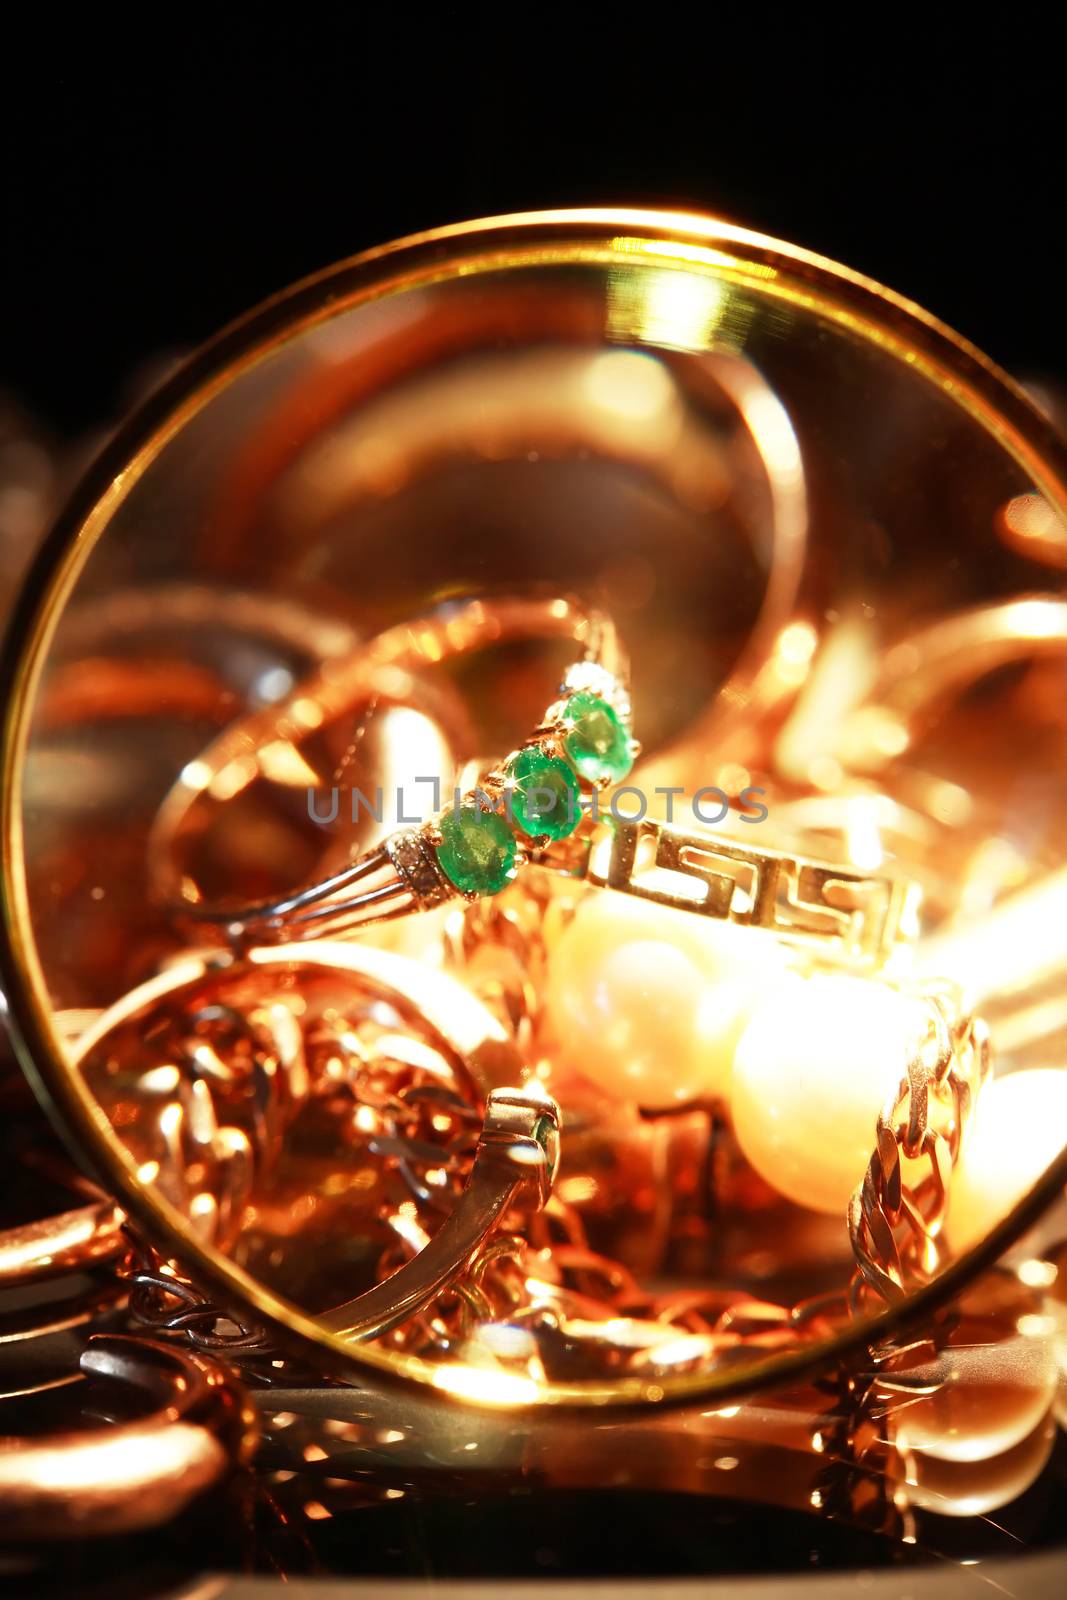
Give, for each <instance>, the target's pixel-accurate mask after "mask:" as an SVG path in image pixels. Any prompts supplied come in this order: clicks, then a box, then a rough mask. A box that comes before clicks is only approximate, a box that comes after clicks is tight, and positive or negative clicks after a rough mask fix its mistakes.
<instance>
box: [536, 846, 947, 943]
mask: <svg viewBox="0 0 1067 1600" xmlns="http://www.w3.org/2000/svg"><path fill="white" fill-rule="evenodd" d="M545 865H551V866H556V867H558V868H559V869H560V870H567V871H569V872H570V873H571V875H572V876H574V877H578V878H584V879H585V880H586V881H587V882H589V883H594V884H597V885H599V886H600V887H601V888H606V889H615V890H617V891H618V892H620V893H622V894H629V895H634V896H636V897H637V898H638V899H642V900H653V901H655V902H656V903H657V904H658V905H664V906H671V907H673V908H674V909H676V910H680V911H691V912H696V913H697V915H698V916H704V917H711V918H714V919H716V920H718V921H720V922H730V923H733V924H734V925H735V926H739V927H746V928H763V929H766V930H767V931H768V932H771V933H774V934H775V935H777V937H778V938H779V939H781V940H783V941H784V942H785V943H786V944H790V945H793V946H797V947H799V948H802V949H807V950H813V951H817V952H818V953H819V954H820V955H822V956H824V957H828V958H830V959H832V960H838V961H842V962H847V963H848V964H850V965H854V966H872V967H873V966H881V965H882V964H883V963H884V962H885V960H886V958H887V957H888V956H889V954H890V952H891V951H892V950H893V948H894V947H895V946H896V945H897V944H898V943H899V942H900V940H901V939H902V938H911V937H913V936H914V935H915V933H916V932H917V928H916V916H917V912H918V905H919V890H918V886H917V885H915V884H913V883H911V882H909V881H908V880H906V879H903V878H900V877H896V876H893V875H891V874H880V875H872V874H870V873H865V872H856V871H853V870H851V869H850V868H848V867H843V866H841V865H839V864H838V863H835V862H832V861H821V860H818V859H817V858H815V857H811V856H801V855H797V854H796V853H795V852H792V851H783V850H772V849H769V848H764V847H761V846H755V845H747V844H746V845H741V844H737V843H736V842H734V841H732V840H728V839H723V838H720V837H719V836H718V835H716V834H715V833H713V832H711V830H710V829H700V830H694V829H683V828H680V827H676V826H674V825H672V824H671V823H668V822H657V821H655V820H653V819H650V818H642V819H641V820H640V821H638V820H630V819H622V820H612V821H611V822H605V823H604V824H603V825H602V826H601V827H600V828H598V829H594V830H593V831H592V832H590V833H587V834H586V836H585V837H584V838H583V839H582V840H581V841H580V849H579V850H578V851H573V850H572V852H571V859H570V861H569V863H568V862H567V861H566V860H565V858H564V856H563V855H562V853H560V854H559V855H558V856H557V857H556V858H555V859H553V852H552V850H551V849H549V850H548V851H547V852H545Z"/></svg>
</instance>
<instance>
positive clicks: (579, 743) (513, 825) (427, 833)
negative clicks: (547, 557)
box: [171, 599, 639, 946]
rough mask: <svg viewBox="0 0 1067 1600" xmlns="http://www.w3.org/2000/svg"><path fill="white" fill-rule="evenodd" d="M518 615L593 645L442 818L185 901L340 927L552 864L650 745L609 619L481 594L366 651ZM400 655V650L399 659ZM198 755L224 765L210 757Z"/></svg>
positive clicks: (452, 642)
mask: <svg viewBox="0 0 1067 1600" xmlns="http://www.w3.org/2000/svg"><path fill="white" fill-rule="evenodd" d="M519 625H521V631H522V632H524V633H527V634H529V633H534V632H539V631H544V632H546V633H553V632H555V633H559V632H566V633H567V634H569V636H570V637H572V638H573V639H574V641H575V642H576V643H577V644H579V645H580V646H581V648H582V655H581V657H580V658H579V659H578V660H577V661H575V662H574V663H572V665H571V666H570V667H568V669H567V670H566V672H565V673H564V675H563V679H562V682H561V683H560V685H559V688H558V691H557V694H556V698H555V699H554V700H553V701H552V703H551V704H550V705H549V706H548V708H547V710H546V711H545V714H544V717H543V718H542V720H541V722H540V723H539V724H538V726H537V727H536V728H535V729H534V731H533V732H532V733H531V734H530V736H529V737H528V738H527V739H526V740H525V741H524V743H523V744H522V745H520V747H519V748H518V749H517V750H513V751H512V752H511V754H510V755H508V756H507V757H506V758H505V759H504V760H502V761H500V762H499V763H497V764H495V765H494V766H492V767H491V768H490V770H489V771H488V772H485V773H484V775H483V776H482V777H481V778H480V780H479V782H478V783H477V785H476V786H475V787H473V788H470V789H467V790H466V791H464V792H460V791H459V790H457V791H456V793H455V795H454V796H453V797H452V799H451V801H450V803H449V804H448V805H446V806H444V807H442V808H441V809H439V810H438V811H437V812H436V814H435V815H434V816H433V817H431V818H430V820H429V821H427V822H424V823H421V824H420V825H419V826H417V827H402V828H397V829H395V830H394V831H393V832H391V833H390V834H389V835H388V836H387V837H386V838H385V839H383V840H382V841H381V843H379V844H378V845H377V846H376V847H375V848H374V849H372V850H369V851H367V852H366V853H365V854H363V855H360V856H359V857H358V858H357V859H356V860H355V861H353V862H352V863H351V864H350V865H348V866H346V867H344V868H342V869H341V870H340V871H338V872H336V873H333V874H332V875H331V876H329V877H326V878H323V879H321V880H320V881H318V882H316V883H312V884H311V885H309V886H308V887H305V888H301V889H299V890H297V891H295V892H294V893H292V894H290V895H287V896H285V897H284V898H281V899H275V900H272V901H265V902H260V903H258V904H255V905H250V906H244V907H240V908H238V909H235V910H231V909H229V908H224V907H220V906H209V905H203V904H196V905H192V906H189V905H186V906H185V907H183V911H184V912H185V914H186V915H189V916H192V917H193V918H195V919H196V921H197V922H198V923H201V924H204V923H207V924H209V925H210V926H211V927H212V928H213V929H214V930H216V931H217V932H219V933H222V934H223V935H224V936H225V937H226V938H227V939H228V940H229V942H230V943H231V944H233V945H237V946H244V945H246V944H249V943H256V944H265V943H266V944H278V943H287V942H289V941H291V940H294V939H324V938H334V937H336V936H338V935H339V934H344V933H348V932H350V931H352V930H353V929H356V928H360V927H363V926H365V925H367V924H368V923H371V922H381V921H386V920H389V919H391V918H394V917H399V916H405V915H408V914H410V913H411V912H416V911H427V910H431V909H433V908H434V907H436V906H439V905H442V904H444V903H445V902H446V901H448V900H452V899H457V898H461V899H465V900H477V899H480V898H482V897H483V896H486V895H494V894H499V893H500V891H501V890H502V889H505V888H506V887H507V886H508V884H510V883H511V882H513V880H514V879H515V877H516V876H517V874H518V873H519V871H520V870H521V868H522V867H523V866H524V865H525V864H526V863H527V862H528V861H530V860H535V861H538V862H539V863H542V864H544V862H545V860H546V852H548V851H550V850H551V849H552V848H553V847H555V846H558V845H559V843H560V841H563V840H566V839H569V838H570V836H571V835H572V834H575V833H576V832H577V831H578V829H579V827H580V825H581V824H582V822H583V819H584V818H586V817H587V816H588V814H589V812H590V810H592V809H595V806H596V796H597V795H598V793H599V792H600V791H601V790H604V789H607V788H610V787H611V786H612V785H614V784H617V783H620V782H621V781H622V780H623V779H624V778H625V777H626V776H627V774H628V773H629V771H630V769H631V767H632V766H633V763H634V760H635V758H636V756H637V754H638V752H639V746H638V745H637V743H636V742H635V740H634V738H633V735H632V732H631V706H630V696H629V690H628V687H627V681H626V667H625V661H624V657H623V655H622V651H621V648H620V646H619V643H618V638H617V635H616V633H615V629H614V626H613V624H612V623H611V621H610V619H609V618H607V617H605V616H604V615H603V614H601V613H599V612H595V611H590V610H586V609H584V608H582V607H581V606H579V605H578V604H577V603H576V602H575V601H572V600H565V599H560V600H552V601H538V602H529V601H521V602H520V601H509V600H506V599H505V600H500V601H495V600H478V601H470V602H466V603H465V604H464V605H462V606H460V607H458V608H445V609H443V610H442V611H441V612H440V613H438V614H435V616H433V617H430V618H420V619H417V620H416V621H413V622H411V623H409V624H405V625H403V626H402V627H400V628H396V629H393V630H391V631H390V634H389V635H382V636H380V638H379V640H376V641H374V642H373V643H371V644H370V645H368V646H366V647H365V649H364V650H363V651H362V652H360V655H361V657H365V658H366V659H368V660H372V661H380V660H381V659H382V656H383V649H382V640H384V639H387V638H394V637H395V638H397V639H403V640H407V641H409V642H410V641H412V640H417V641H418V648H419V649H420V650H421V651H423V652H425V653H426V654H427V655H428V656H429V658H430V659H435V660H441V659H443V658H444V657H445V656H446V655H455V654H458V653H460V652H461V651H465V650H468V649H471V648H476V647H477V646H478V645H482V644H489V643H497V642H501V641H503V640H506V639H508V638H510V637H514V636H515V633H516V632H517V631H519ZM431 635H432V637H431ZM395 659H396V657H395V655H394V654H392V653H390V654H389V660H390V663H393V662H395ZM301 692H302V693H304V694H305V698H306V692H305V691H301ZM244 748H245V750H246V752H247V748H248V741H247V739H246V740H245V741H244ZM208 755H209V756H210V752H209V753H208ZM245 759H246V760H247V755H246V757H245ZM196 766H197V767H198V768H199V769H202V770H203V771H204V772H210V771H212V770H213V763H212V761H211V760H210V759H204V760H201V761H200V762H199V763H196ZM171 803H172V802H171Z"/></svg>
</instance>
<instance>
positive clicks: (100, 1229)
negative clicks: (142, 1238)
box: [0, 1200, 125, 1289]
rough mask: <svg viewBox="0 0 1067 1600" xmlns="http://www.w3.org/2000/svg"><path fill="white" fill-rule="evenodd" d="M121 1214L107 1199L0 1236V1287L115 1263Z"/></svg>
mask: <svg viewBox="0 0 1067 1600" xmlns="http://www.w3.org/2000/svg"><path fill="white" fill-rule="evenodd" d="M124 1220H125V1219H124V1216H123V1213H122V1212H121V1211H120V1210H119V1208H118V1207H117V1206H115V1205H113V1204H112V1203H111V1201H110V1200H100V1201H97V1202H95V1203H94V1204H92V1205H87V1206H78V1207H76V1208H75V1209H73V1210H71V1211H63V1212H61V1213H59V1214H58V1215H56V1216H53V1217H44V1218H42V1219H41V1220H40V1221H35V1222H24V1223H21V1224H20V1225H19V1226H18V1227H16V1228H5V1229H4V1230H3V1231H2V1232H0V1288H5V1289H6V1288H8V1287H9V1286H13V1285H15V1284H22V1283H37V1282H39V1281H40V1280H41V1279H44V1278H55V1277H59V1276H60V1275H61V1274H62V1273H64V1272H76V1271H79V1270H82V1269H84V1268H86V1267H93V1266H97V1265H98V1264H99V1263H100V1262H102V1261H110V1260H113V1259H114V1257H115V1256H117V1255H118V1254H119V1252H120V1250H121V1249H122V1248H123V1244H124V1239H123V1234H122V1224H123V1221H124Z"/></svg>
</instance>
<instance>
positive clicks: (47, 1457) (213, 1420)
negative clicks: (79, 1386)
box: [0, 1334, 259, 1539]
mask: <svg viewBox="0 0 1067 1600" xmlns="http://www.w3.org/2000/svg"><path fill="white" fill-rule="evenodd" d="M80 1366H81V1372H82V1375H83V1376H85V1377H91V1378H103V1379H107V1380H109V1381H110V1382H112V1383H115V1384H117V1385H119V1386H121V1387H122V1388H124V1389H129V1388H133V1389H135V1390H137V1391H140V1392H144V1393H146V1394H147V1395H148V1396H149V1397H150V1398H151V1400H152V1401H153V1402H154V1409H153V1410H152V1411H151V1412H150V1413H149V1415H148V1416H146V1417H143V1418H140V1419H139V1420H137V1421H134V1422H125V1423H119V1424H116V1423H108V1424H107V1425H105V1426H103V1427H96V1428H91V1429H85V1430H82V1429H79V1430H77V1431H74V1430H72V1431H70V1432H66V1433H58V1434H51V1435H45V1436H43V1437H30V1438H23V1437H18V1438H14V1439H0V1522H2V1523H3V1526H4V1531H5V1536H14V1537H17V1538H19V1539H42V1538H45V1539H55V1538H76V1537H81V1536H84V1535H85V1534H86V1533H92V1534H93V1535H100V1534H104V1533H130V1532H133V1531H135V1530H137V1529H140V1528H151V1527H155V1526H156V1525H157V1524H159V1523H161V1522H165V1521H167V1520H169V1519H170V1518H171V1517H173V1516H175V1515H177V1513H178V1512H179V1511H180V1510H182V1509H183V1508H184V1507H185V1506H186V1505H187V1504H189V1502H190V1501H191V1500H193V1499H195V1498H196V1497H197V1496H198V1495H200V1494H202V1493H204V1492H205V1491H206V1490H207V1489H210V1488H211V1487H213V1486H214V1485H215V1484H217V1483H218V1482H220V1480H221V1479H222V1478H224V1477H225V1476H227V1475H228V1473H229V1472H230V1471H232V1469H233V1468H234V1467H235V1466H237V1465H240V1464H243V1463H245V1462H247V1461H248V1460H250V1459H251V1454H252V1449H253V1447H254V1445H255V1442H256V1439H257V1438H258V1434H259V1428H258V1424H257V1419H256V1413H255V1412H254V1411H253V1409H252V1407H251V1406H250V1405H249V1403H248V1401H247V1399H246V1397H245V1394H244V1391H243V1389H242V1388H241V1386H240V1384H239V1383H238V1381H237V1379H236V1378H235V1377H234V1376H233V1374H232V1373H230V1372H229V1371H228V1370H227V1369H226V1368H225V1367H222V1366H220V1365H217V1364H216V1363H215V1362H212V1361H208V1360H206V1359H205V1358H204V1357H203V1356H199V1355H196V1354H194V1353H193V1352H191V1351H187V1350H177V1349H174V1348H173V1347H171V1346H169V1345H164V1344H157V1343H155V1342H154V1341H152V1340H148V1339H141V1338H133V1337H129V1336H127V1335H121V1334H98V1335H96V1336H95V1337H94V1338H92V1339H90V1341H89V1343H88V1345H87V1346H86V1348H85V1350H84V1351H83V1352H82V1356H81V1362H80Z"/></svg>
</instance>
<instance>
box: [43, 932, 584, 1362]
mask: <svg viewBox="0 0 1067 1600" xmlns="http://www.w3.org/2000/svg"><path fill="white" fill-rule="evenodd" d="M301 965H303V966H305V967H307V966H310V967H313V968H314V967H318V968H327V969H331V970H335V971H339V972H341V973H343V974H350V975H352V976H353V977H356V978H358V979H361V980H362V981H363V982H364V983H365V984H367V986H368V987H369V988H371V989H372V991H373V993H374V995H375V997H376V998H379V999H385V1000H386V1001H388V1002H389V1003H391V1004H394V1005H396V1006H397V1007H399V1008H400V1009H401V1010H402V1011H403V1012H406V1013H408V1014H410V1015H413V1016H417V1017H418V1018H419V1019H420V1020H421V1021H422V1022H423V1023H424V1024H425V1025H426V1027H427V1028H428V1030H429V1032H430V1033H431V1034H432V1035H435V1036H437V1037H439V1038H441V1039H442V1040H443V1041H444V1042H445V1044H446V1045H447V1046H448V1048H449V1050H450V1051H451V1053H452V1054H453V1055H454V1056H455V1057H457V1058H458V1060H459V1061H460V1063H461V1064H462V1070H463V1072H464V1076H465V1078H466V1088H467V1091H468V1093H469V1094H470V1095H471V1097H472V1098H474V1099H478V1100H482V1101H484V1105H485V1111H484V1119H483V1125H482V1129H481V1132H480V1135H479V1138H478V1143H477V1148H476V1153H475V1159H474V1163H473V1165H472V1168H471V1171H470V1174H469V1176H468V1179H467V1182H466V1185H465V1187H464V1188H463V1190H462V1192H461V1193H460V1194H459V1196H458V1197H457V1199H456V1202H455V1205H454V1207H453V1209H452V1211H451V1213H450V1215H449V1216H448V1217H447V1218H446V1220H445V1221H444V1222H443V1223H442V1224H441V1226H440V1227H439V1228H438V1229H437V1231H436V1233H435V1234H434V1235H433V1237H432V1239H431V1240H430V1242H429V1244H427V1245H426V1246H425V1247H424V1248H423V1249H422V1250H420V1251H419V1253H418V1254H417V1255H415V1256H414V1257H412V1259H411V1260H409V1261H407V1262H406V1263H405V1264H404V1265H403V1266H402V1267H400V1268H399V1269H398V1270H397V1271H396V1272H394V1273H393V1274H392V1275H391V1276H390V1277H388V1278H387V1279H385V1280H384V1281H383V1282H382V1283H380V1284H377V1285H375V1286H374V1287H373V1288H371V1289H368V1290H366V1291H365V1292H364V1293H363V1294H360V1295H357V1296H356V1297H355V1298H353V1299H351V1300H347V1301H345V1302H343V1303H342V1304H340V1305H338V1306H335V1307H333V1308H331V1309H330V1310H328V1311H325V1312H322V1313H320V1314H319V1316H320V1320H321V1321H323V1323H324V1324H325V1325H326V1326H327V1327H328V1328H329V1329H330V1330H331V1331H333V1332H334V1333H338V1334H341V1335H343V1336H345V1337H348V1338H350V1339H353V1340H362V1339H370V1338H375V1337H377V1336H378V1335H380V1334H383V1333H385V1332H388V1331H389V1330H390V1329H392V1328H394V1327H396V1326H397V1325H398V1324H399V1323H400V1322H402V1321H404V1320H405V1319H406V1318H407V1317H409V1316H411V1315H412V1314H413V1313H414V1312H415V1311H418V1310H421V1309H422V1308H424V1307H425V1306H426V1305H428V1304H429V1303H430V1301H432V1300H433V1299H434V1298H435V1296H436V1295H438V1294H439V1293H440V1292H441V1290H442V1289H444V1288H445V1287H447V1286H448V1285H449V1284H450V1283H452V1282H454V1281H455V1280H456V1279H457V1278H458V1277H460V1276H461V1275H462V1274H463V1273H464V1272H465V1271H466V1270H467V1268H468V1267H469V1266H470V1265H471V1264H472V1262H473V1259H474V1257H475V1256H476V1255H477V1253H478V1251H479V1250H480V1248H481V1246H482V1245H483V1244H484V1243H485V1241H486V1240H487V1239H488V1237H489V1235H490V1234H491V1233H492V1231H493V1229H494V1228H495V1226H496V1224H497V1222H498V1221H499V1220H500V1218H501V1217H502V1216H503V1215H504V1214H505V1212H506V1211H507V1210H508V1209H509V1207H510V1206H511V1205H512V1204H514V1203H516V1202H518V1201H521V1202H522V1203H523V1204H530V1205H533V1206H534V1207H535V1208H536V1207H540V1206H542V1205H543V1204H544V1203H545V1201H546V1200H547V1199H548V1196H549V1193H550V1191H551V1187H552V1183H553V1180H554V1177H555V1173H556V1169H557V1166H558V1161H559V1127H560V1113H559V1108H558V1107H557V1106H556V1103H555V1101H554V1100H552V1099H551V1098H550V1097H549V1096H548V1094H547V1093H546V1092H545V1091H544V1089H543V1088H542V1087H541V1085H540V1082H539V1081H538V1080H537V1079H536V1078H532V1077H531V1076H530V1074H529V1072H528V1070H527V1069H526V1067H525V1065H524V1063H523V1059H522V1056H521V1055H520V1053H519V1051H518V1049H517V1047H516V1046H515V1045H514V1043H513V1042H512V1041H511V1039H510V1038H509V1036H508V1035H507V1033H506V1032H505V1030H504V1028H503V1027H502V1026H501V1024H500V1023H498V1022H497V1021H496V1019H495V1018H494V1017H493V1016H492V1015H491V1013H490V1012H488V1011H487V1010H486V1009H485V1007H484V1006H482V1004H481V1003H480V1002H479V1001H478V1000H476V999H475V998H474V996H473V995H471V994H470V993H469V992H468V991H467V990H465V989H464V988H463V987H462V986H461V985H460V984H458V983H457V982H456V981H455V980H454V979H452V978H449V977H448V976H447V975H446V974H444V973H439V972H429V971H427V970H426V969H425V968H424V967H422V966H420V965H417V964H416V963H414V962H411V961H409V960H407V959H406V958H405V957H403V956H398V955H394V954H392V953H391V952H387V951H383V950H374V949H364V948H362V947H355V946H352V945H343V944H337V945H334V944H325V943H324V944H318V945H314V944H309V945H306V946H304V945H302V946H301V947H300V949H299V951H298V952H295V953H294V951H293V950H292V949H285V948H282V949H276V948H264V949H253V950H250V951H248V952H246V953H245V954H244V955H243V956H242V957H239V958H238V957H234V956H233V955H231V954H230V953H229V952H226V951H212V952H201V953H199V954H195V955H191V956H189V957H187V958H186V959H185V960H183V961H181V962H179V963H177V964H176V965H175V966H174V967H172V968H169V969H167V970H166V971H165V972H163V973H161V974H160V975H159V976H158V977H156V978H153V979H150V980H149V981H148V982H147V983H145V984H142V985H141V986H140V987H139V988H138V989H135V990H132V991H130V993H128V994H127V995H125V996H123V998H122V999H121V1000H119V1001H118V1002H117V1003H116V1004H115V1005H114V1006H112V1007H111V1008H110V1009H109V1010H107V1011H105V1012H103V1013H102V1014H101V1015H100V1016H99V1017H98V1018H97V1019H96V1020H95V1021H94V1023H93V1024H92V1025H91V1026H90V1028H89V1029H88V1030H87V1031H86V1033H85V1034H83V1035H82V1037H81V1038H80V1039H79V1040H78V1041H77V1042H76V1044H75V1045H74V1046H73V1047H72V1050H71V1056H72V1063H73V1065H74V1066H75V1067H78V1068H79V1069H81V1070H83V1071H84V1069H85V1066H86V1063H87V1062H88V1061H90V1059H91V1058H92V1057H93V1055H94V1053H95V1052H96V1051H98V1050H99V1049H100V1047H101V1046H103V1045H105V1044H107V1043H109V1042H110V1041H111V1040H112V1039H113V1037H114V1034H115V1030H116V1029H117V1028H119V1027H121V1026H123V1025H125V1024H129V1023H131V1022H134V1021H135V1020H137V1019H139V1018H140V1017H141V1016H142V1015H144V1014H145V1013H150V1012H151V1010H152V1008H153V1007H155V1006H158V1005H160V1004H162V1003H168V1004H173V1003H174V1002H175V1001H180V1000H181V998H182V996H183V995H184V994H186V993H190V994H193V993H196V992H197V991H198V990H201V989H202V988H203V985H204V982H205V980H207V979H209V978H211V977H212V976H220V977H221V976H225V975H226V974H227V973H230V972H233V973H241V974H243V973H245V972H248V971H252V972H254V971H257V970H258V971H266V972H271V971H280V972H282V973H285V974H286V975H293V974H294V970H295V969H298V968H299V967H300V966H301ZM415 995H417V996H418V999H417V1001H416V1000H415V999H414V998H413V996H415Z"/></svg>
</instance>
